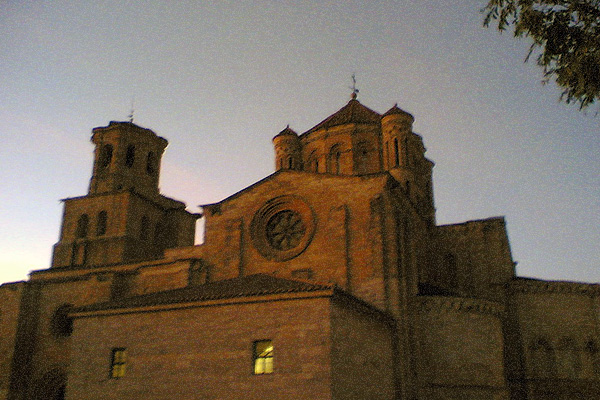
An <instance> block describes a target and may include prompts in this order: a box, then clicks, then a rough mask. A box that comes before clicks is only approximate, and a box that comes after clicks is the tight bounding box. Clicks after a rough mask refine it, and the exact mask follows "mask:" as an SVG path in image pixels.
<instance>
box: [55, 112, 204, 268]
mask: <svg viewBox="0 0 600 400" xmlns="http://www.w3.org/2000/svg"><path fill="white" fill-rule="evenodd" d="M92 143H94V145H95V151H94V164H93V172H92V178H91V180H90V187H89V191H88V194H87V195H86V196H81V197H73V198H68V199H65V200H63V201H64V204H65V205H64V213H63V223H62V228H61V234H60V239H59V242H58V243H56V245H55V246H54V253H53V259H52V267H53V268H58V267H72V268H73V267H76V268H84V267H95V266H106V265H111V264H119V263H127V262H137V261H144V260H152V259H157V258H160V257H162V255H163V252H164V250H165V249H166V248H170V247H178V246H191V245H193V244H194V235H195V222H196V219H197V218H198V217H199V215H198V214H192V213H189V212H188V211H186V210H185V204H184V203H182V202H180V201H177V200H174V199H171V198H168V197H165V196H163V195H161V194H160V192H159V188H158V182H159V176H160V163H161V158H162V155H163V152H164V150H165V148H166V147H167V140H166V139H164V138H162V137H160V136H157V135H156V134H155V133H154V132H153V131H151V130H150V129H146V128H142V127H140V126H138V125H135V124H134V123H133V122H114V121H112V122H110V124H109V125H108V126H105V127H99V128H94V129H93V130H92Z"/></svg>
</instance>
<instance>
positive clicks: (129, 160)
mask: <svg viewBox="0 0 600 400" xmlns="http://www.w3.org/2000/svg"><path fill="white" fill-rule="evenodd" d="M134 162H135V146H134V145H132V144H130V145H129V146H127V152H126V153H125V165H126V166H127V167H128V168H131V167H133V163H134Z"/></svg>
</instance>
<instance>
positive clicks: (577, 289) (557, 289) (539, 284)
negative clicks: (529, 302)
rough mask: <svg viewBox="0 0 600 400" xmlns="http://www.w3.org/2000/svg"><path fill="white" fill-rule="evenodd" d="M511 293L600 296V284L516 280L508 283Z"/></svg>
mask: <svg viewBox="0 0 600 400" xmlns="http://www.w3.org/2000/svg"><path fill="white" fill-rule="evenodd" d="M508 291H509V293H561V294H583V295H589V296H593V297H595V296H600V284H597V283H580V282H568V281H542V280H536V279H516V280H513V281H511V282H509V283H508Z"/></svg>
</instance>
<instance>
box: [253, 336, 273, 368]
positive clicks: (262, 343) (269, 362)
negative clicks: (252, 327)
mask: <svg viewBox="0 0 600 400" xmlns="http://www.w3.org/2000/svg"><path fill="white" fill-rule="evenodd" d="M252 360H253V362H254V374H255V375H262V374H271V373H273V343H272V342H271V341H270V340H257V341H256V342H254V345H253V346H252Z"/></svg>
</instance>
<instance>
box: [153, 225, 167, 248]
mask: <svg viewBox="0 0 600 400" xmlns="http://www.w3.org/2000/svg"><path fill="white" fill-rule="evenodd" d="M164 232H165V226H164V224H163V223H162V222H160V221H158V222H157V223H156V226H155V227H154V244H156V245H158V244H160V243H161V242H162V241H163V235H164Z"/></svg>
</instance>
